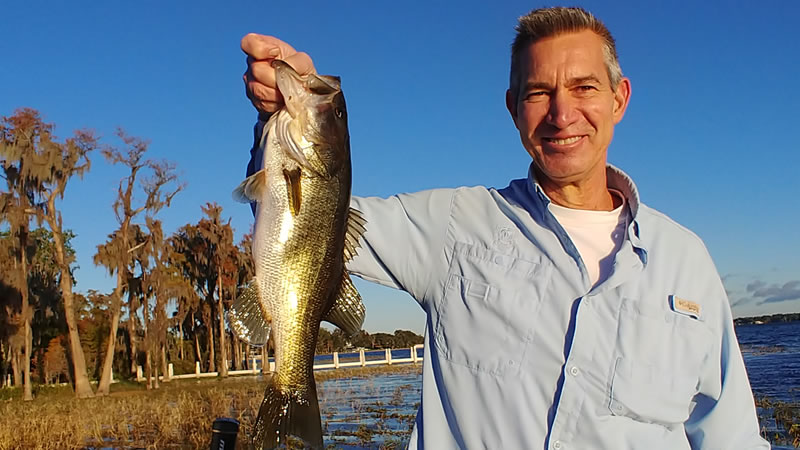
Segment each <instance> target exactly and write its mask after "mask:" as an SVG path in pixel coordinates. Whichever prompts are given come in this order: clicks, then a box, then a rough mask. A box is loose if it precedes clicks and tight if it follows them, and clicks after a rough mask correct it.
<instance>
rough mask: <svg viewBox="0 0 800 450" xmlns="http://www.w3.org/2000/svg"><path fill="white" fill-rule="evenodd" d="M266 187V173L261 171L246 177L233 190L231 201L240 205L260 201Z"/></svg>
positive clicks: (264, 170)
mask: <svg viewBox="0 0 800 450" xmlns="http://www.w3.org/2000/svg"><path fill="white" fill-rule="evenodd" d="M266 187H267V171H266V169H262V170H259V171H258V172H256V173H254V174H252V175H250V176H249V177H247V178H246V179H245V180H244V181H242V182H241V183H240V184H239V186H237V187H236V189H234V190H233V199H234V200H236V201H237V202H241V203H251V202H258V201H261V199H262V198H264V189H265V188H266Z"/></svg>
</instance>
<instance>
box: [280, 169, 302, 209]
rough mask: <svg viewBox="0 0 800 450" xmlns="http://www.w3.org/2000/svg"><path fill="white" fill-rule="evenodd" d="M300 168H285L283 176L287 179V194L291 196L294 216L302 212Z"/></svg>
mask: <svg viewBox="0 0 800 450" xmlns="http://www.w3.org/2000/svg"><path fill="white" fill-rule="evenodd" d="M300 175H301V173H300V169H292V170H289V169H283V178H284V179H286V194H287V195H288V196H289V209H290V210H291V211H292V217H294V216H296V215H297V213H299V212H300V202H301V198H302V194H301V192H300Z"/></svg>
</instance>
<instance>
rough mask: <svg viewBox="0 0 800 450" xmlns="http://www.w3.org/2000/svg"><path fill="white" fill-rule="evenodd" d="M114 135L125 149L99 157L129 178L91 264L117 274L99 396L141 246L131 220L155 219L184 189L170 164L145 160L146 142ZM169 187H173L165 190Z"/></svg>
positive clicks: (104, 391) (109, 369)
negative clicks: (139, 196) (138, 190)
mask: <svg viewBox="0 0 800 450" xmlns="http://www.w3.org/2000/svg"><path fill="white" fill-rule="evenodd" d="M117 136H118V137H119V138H120V139H121V140H122V142H123V143H124V144H125V145H126V146H127V148H126V150H119V149H116V148H114V147H107V148H104V149H103V150H102V154H103V156H104V157H105V158H106V160H108V161H109V162H110V163H112V164H122V165H123V166H125V167H127V168H128V175H127V176H126V177H124V178H122V179H121V180H120V182H119V187H118V188H117V198H116V199H115V200H114V205H113V208H114V214H115V215H116V218H117V223H119V227H118V228H117V230H115V231H114V232H113V233H112V234H110V235H109V239H108V241H106V242H105V243H103V244H100V245H98V246H97V253H96V254H95V255H94V263H95V264H96V265H102V266H104V267H106V268H107V269H108V271H109V273H110V274H112V275H113V274H116V279H117V282H116V287H115V288H114V291H113V293H112V294H111V311H110V312H111V322H110V325H111V328H110V330H109V339H108V345H107V348H106V353H105V359H104V361H103V371H102V375H101V376H100V384H99V385H98V387H97V393H98V394H100V395H108V393H109V389H110V386H111V375H112V366H113V363H114V347H115V345H116V340H117V339H116V337H117V331H118V329H119V321H120V317H121V316H122V296H123V294H124V292H125V290H126V289H127V282H128V279H129V278H130V273H131V271H132V266H133V255H132V251H133V250H132V249H134V248H135V246H136V245H141V244H137V243H136V242H135V240H134V239H133V231H134V230H132V229H131V224H132V221H133V220H134V218H135V217H136V216H137V215H139V214H140V213H142V212H145V211H146V212H147V214H149V215H151V216H154V215H155V214H156V213H157V212H158V211H159V210H160V209H162V208H164V207H168V206H169V205H170V202H171V201H172V198H173V197H174V196H175V195H176V194H177V193H178V192H180V191H181V190H182V189H183V185H177V186H175V183H176V182H177V176H176V175H175V173H174V166H173V165H171V164H169V163H167V162H163V161H162V162H154V161H151V160H145V159H144V154H145V152H146V151H147V147H148V145H149V144H148V143H147V142H145V141H143V140H142V139H139V138H135V137H131V136H128V135H127V134H125V132H124V131H123V130H121V129H118V130H117ZM147 169H149V170H150V171H152V173H153V175H152V177H151V178H149V179H146V180H145V181H144V182H141V181H140V184H141V186H142V189H143V190H144V192H145V200H144V202H143V203H142V204H141V205H138V206H134V205H133V193H134V189H135V186H136V181H137V176H138V175H139V174H140V172H141V171H143V170H147ZM170 185H172V187H171V188H169V189H167V187H168V186H170ZM129 309H130V308H129Z"/></svg>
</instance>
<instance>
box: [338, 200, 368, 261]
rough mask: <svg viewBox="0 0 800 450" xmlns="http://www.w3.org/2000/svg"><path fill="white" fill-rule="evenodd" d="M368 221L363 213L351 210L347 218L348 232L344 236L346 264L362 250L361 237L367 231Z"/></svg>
mask: <svg viewBox="0 0 800 450" xmlns="http://www.w3.org/2000/svg"><path fill="white" fill-rule="evenodd" d="M366 225H367V221H366V219H364V216H363V215H362V214H361V211H359V210H357V209H355V208H350V214H348V216H347V230H346V231H345V236H344V262H345V263H346V262H348V261H350V260H351V259H353V257H354V256H356V253H358V249H359V248H361V242H360V240H361V236H363V235H364V233H365V232H366V231H367V228H366Z"/></svg>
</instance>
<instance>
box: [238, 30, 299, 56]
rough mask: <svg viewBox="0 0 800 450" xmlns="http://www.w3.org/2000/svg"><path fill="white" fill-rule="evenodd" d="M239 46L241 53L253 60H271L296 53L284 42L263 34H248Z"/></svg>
mask: <svg viewBox="0 0 800 450" xmlns="http://www.w3.org/2000/svg"><path fill="white" fill-rule="evenodd" d="M241 45H242V51H243V52H245V53H247V54H248V55H249V56H252V57H253V58H254V59H271V58H278V57H280V56H282V55H286V54H292V53H296V51H295V49H294V48H292V46H291V45H289V44H287V43H286V42H283V41H282V40H280V39H278V38H276V37H272V36H265V35H263V34H256V33H249V34H247V35H246V36H245V37H243V38H242V44H241Z"/></svg>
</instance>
